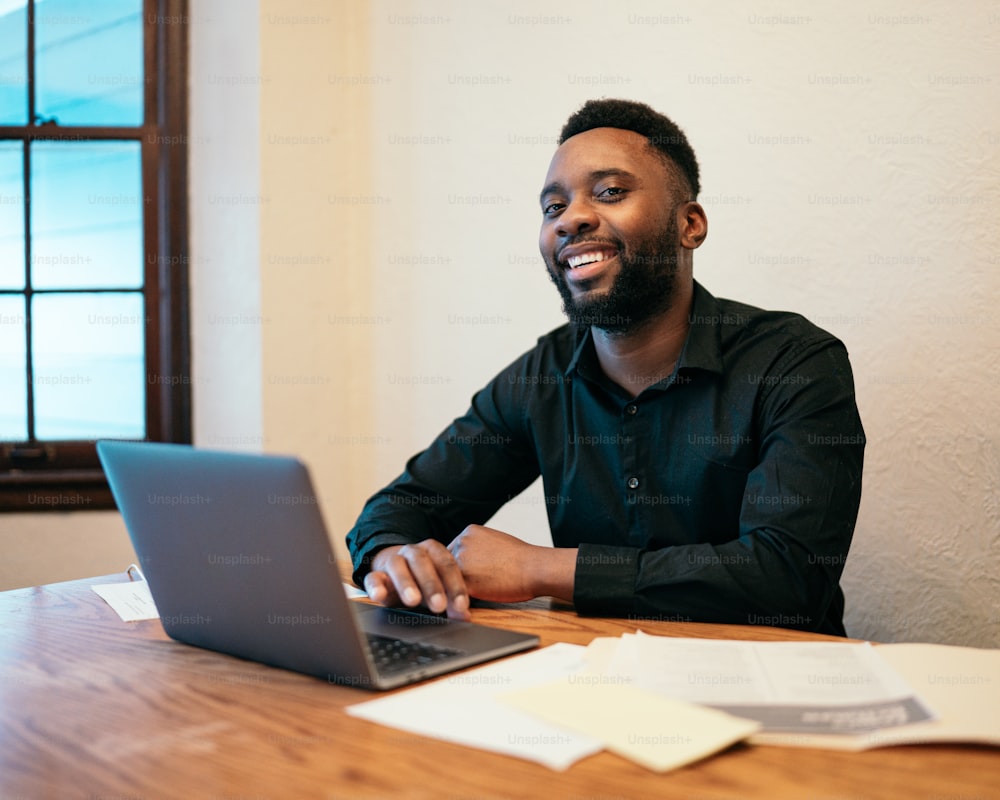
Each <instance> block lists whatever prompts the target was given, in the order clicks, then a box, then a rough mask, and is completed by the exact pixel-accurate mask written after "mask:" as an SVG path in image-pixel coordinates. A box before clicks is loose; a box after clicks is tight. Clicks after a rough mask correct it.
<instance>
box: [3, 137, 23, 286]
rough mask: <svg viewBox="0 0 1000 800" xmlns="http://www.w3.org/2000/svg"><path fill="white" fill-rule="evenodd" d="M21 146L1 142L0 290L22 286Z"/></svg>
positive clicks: (19, 144) (15, 143)
mask: <svg viewBox="0 0 1000 800" xmlns="http://www.w3.org/2000/svg"><path fill="white" fill-rule="evenodd" d="M23 153H24V149H23V146H22V145H21V143H20V142H0V289H23V288H24V156H23Z"/></svg>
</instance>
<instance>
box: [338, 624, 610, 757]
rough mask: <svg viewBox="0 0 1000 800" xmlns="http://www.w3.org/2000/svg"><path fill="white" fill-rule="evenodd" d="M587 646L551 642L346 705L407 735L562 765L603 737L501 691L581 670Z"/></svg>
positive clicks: (353, 712) (592, 748) (591, 749)
mask: <svg viewBox="0 0 1000 800" xmlns="http://www.w3.org/2000/svg"><path fill="white" fill-rule="evenodd" d="M584 649H585V648H583V647H581V646H580V645H573V644H565V643H560V644H554V645H551V646H550V647H545V648H543V649H541V650H534V651H532V652H530V653H525V654H523V655H518V656H511V657H510V658H506V659H503V660H501V661H498V662H495V663H492V664H489V665H487V666H485V667H480V668H478V669H474V670H468V671H465V672H460V673H456V674H454V675H449V676H445V677H443V678H439V679H437V680H436V681H433V682H432V683H427V684H423V685H421V686H417V687H414V688H412V689H406V690H404V691H401V692H397V693H395V694H392V695H389V696H388V697H384V698H380V699H377V700H369V701H367V702H365V703H360V704H358V705H353V706H348V707H347V709H346V710H347V713H348V714H350V715H352V716H355V717H361V718H362V719H367V720H370V721H372V722H378V723H380V724H382V725H388V726H390V727H393V728H399V729H402V730H406V731H410V732H411V733H417V734H421V735H423V736H431V737H434V738H437V739H443V740H445V741H448V742H454V743H456V744H461V745H466V746H469V747H476V748H479V749H481V750H489V751H492V752H495V753H503V754H505V755H511V756H516V757H518V758H525V759H528V760H529V761H535V762H537V763H539V764H543V765H545V766H547V767H550V768H551V769H555V770H564V769H567V768H568V767H569V766H570V765H572V764H573V763H575V762H576V761H579V760H580V759H581V758H585V757H586V756H589V755H592V754H594V753H597V752H599V751H600V750H601V749H602V744H601V742H599V741H597V740H596V739H593V738H591V737H588V736H584V735H582V734H579V733H574V732H572V731H569V730H567V729H565V728H560V727H558V726H555V725H551V724H549V723H547V722H543V721H542V720H539V719H537V718H536V717H533V716H532V715H530V714H526V713H525V712H523V711H519V710H517V709H515V708H512V707H510V706H508V705H506V704H504V703H503V702H501V701H500V700H499V699H498V697H499V695H501V694H504V693H507V692H511V691H514V690H516V689H526V688H529V687H533V686H539V685H541V684H545V683H550V682H552V681H556V680H559V679H563V678H567V677H568V676H570V675H573V674H577V673H580V672H582V671H583V669H584V666H585V665H584V661H583V653H584Z"/></svg>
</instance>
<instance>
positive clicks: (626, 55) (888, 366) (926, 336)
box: [363, 0, 1000, 645]
mask: <svg viewBox="0 0 1000 800" xmlns="http://www.w3.org/2000/svg"><path fill="white" fill-rule="evenodd" d="M803 9H808V10H803ZM370 19H371V37H372V58H371V65H370V67H369V71H368V73H367V75H368V77H369V79H370V80H371V87H370V97H371V103H372V123H371V126H372V137H371V140H372V147H373V153H372V163H373V181H372V184H371V186H370V188H369V189H368V190H367V191H369V192H370V193H371V194H372V195H377V196H384V197H387V198H390V199H391V205H388V206H387V209H388V210H387V212H386V213H381V212H380V214H379V221H380V224H379V225H378V228H377V233H378V235H377V236H376V237H375V239H374V241H373V247H374V252H373V259H372V262H371V263H370V264H368V265H365V266H364V267H363V268H365V269H370V270H371V271H372V272H373V279H374V281H375V284H376V285H377V286H378V287H379V288H378V290H377V291H375V292H374V293H373V296H372V306H371V311H370V313H371V314H372V315H373V316H379V317H384V318H385V319H386V320H390V321H389V322H387V323H386V324H384V325H380V326H377V327H375V328H374V329H373V335H374V342H375V352H374V375H373V378H374V384H373V390H374V394H373V401H374V403H375V405H374V409H373V410H374V414H375V422H374V424H373V425H372V426H371V429H372V430H376V431H378V432H379V433H381V434H383V435H384V436H385V437H386V438H387V439H388V440H389V442H390V444H389V445H388V446H386V447H384V448H382V449H380V450H379V451H378V453H377V458H376V460H375V464H374V482H375V483H376V484H378V483H380V482H382V481H384V480H386V479H388V478H390V477H391V476H392V475H394V474H395V473H396V472H397V471H398V469H399V467H400V466H401V464H402V461H403V459H404V458H405V457H406V456H407V455H409V454H410V452H411V451H412V450H414V449H415V448H417V447H420V446H422V445H423V444H424V443H425V442H426V441H427V439H428V438H429V437H430V436H431V435H433V434H434V433H435V432H436V431H437V430H439V429H440V427H441V426H442V425H443V424H444V423H445V422H446V421H447V420H448V418H449V416H450V415H452V414H454V413H458V412H460V411H462V410H463V409H464V406H465V404H466V402H467V400H468V396H469V395H470V394H471V392H472V391H473V390H474V389H475V388H476V387H477V386H479V385H480V384H481V383H482V382H483V381H485V380H486V379H487V378H488V377H490V376H491V375H492V374H493V372H494V371H495V370H496V369H497V368H498V367H499V366H500V365H502V364H503V363H504V362H505V361H506V360H507V359H508V358H510V357H512V356H514V355H515V354H516V353H518V352H520V351H521V350H522V349H524V348H525V347H527V346H529V345H530V344H531V342H532V340H533V338H534V337H535V336H536V335H537V334H538V333H540V332H542V331H544V330H546V329H547V328H549V327H551V326H553V325H555V324H557V323H558V322H559V321H560V319H561V318H560V314H559V311H558V305H559V304H558V301H557V298H556V294H555V292H554V290H553V289H552V287H551V286H550V285H549V283H548V280H547V279H546V278H545V276H544V274H543V270H542V267H541V265H540V262H539V261H538V259H537V251H536V249H535V239H536V231H537V225H538V211H537V208H536V202H535V199H534V198H535V197H536V195H537V191H538V189H539V187H540V183H541V178H542V176H543V174H544V171H545V168H546V166H547V163H548V159H549V157H550V155H551V152H552V150H553V147H554V145H553V138H554V137H555V136H556V135H557V133H558V130H559V127H560V126H561V124H562V122H563V121H564V119H565V118H566V116H567V115H568V114H569V113H570V112H571V111H573V110H574V109H575V108H576V107H577V106H578V105H579V104H580V103H581V102H582V101H583V100H585V99H587V98H589V97H593V96H623V97H630V98H636V99H640V100H643V101H646V102H648V103H650V104H652V105H653V106H654V107H656V108H658V109H660V110H662V111H664V112H666V113H668V114H670V115H671V116H673V117H674V118H675V120H676V121H677V122H678V123H679V124H680V125H681V126H682V127H683V128H684V129H685V130H686V132H687V133H688V135H689V137H690V139H691V141H692V143H693V144H694V147H695V148H696V150H697V152H698V155H699V158H700V161H701V164H702V168H703V176H704V179H703V187H704V188H703V195H702V200H703V203H704V205H705V206H706V208H707V210H708V215H709V219H710V234H709V238H708V242H707V244H706V245H705V246H704V247H703V248H702V249H701V250H700V251H699V252H698V253H697V255H696V259H695V271H696V275H697V277H698V278H699V279H700V280H701V281H703V282H704V283H705V284H706V285H707V286H708V287H709V288H710V289H711V290H712V291H714V292H715V293H717V294H720V295H725V296H730V297H735V298H739V299H743V300H746V301H749V302H752V303H755V304H758V305H762V306H765V307H772V308H787V309H794V310H799V311H802V312H803V313H805V314H807V315H809V316H810V317H811V318H813V319H814V320H815V321H817V322H818V323H820V324H822V325H824V326H825V327H827V328H828V329H829V330H831V331H833V332H834V333H836V334H837V335H838V336H840V337H841V338H843V339H844V341H845V342H846V343H847V346H848V348H849V350H850V353H851V357H852V362H853V365H854V368H855V372H856V382H857V390H858V400H859V404H860V407H861V412H862V416H863V419H864V422H865V426H866V430H867V433H868V437H869V446H868V450H867V468H866V472H865V489H864V499H863V504H862V509H861V514H860V518H859V523H858V527H857V532H856V538H855V545H854V548H853V551H852V555H851V557H850V560H849V562H848V565H847V569H846V574H845V578H844V585H845V589H846V591H847V596H848V610H847V625H848V630H849V631H850V633H851V634H853V635H855V636H862V637H872V638H876V639H885V640H898V639H924V640H932V641H946V642H964V643H970V644H993V645H998V644H1000V582H998V581H1000V579H998V577H997V576H998V575H1000V546H998V545H1000V449H998V440H1000V435H998V423H1000V399H998V398H1000V392H998V385H1000V377H998V375H1000V370H998V359H1000V355H998V354H1000V347H998V345H1000V312H998V310H997V308H996V303H997V300H998V298H1000V278H998V277H997V275H998V270H997V265H998V264H997V255H996V254H997V252H998V248H997V245H998V240H1000V236H998V229H997V225H996V218H997V216H998V212H1000V182H998V178H1000V156H998V151H1000V147H998V145H1000V107H998V104H997V103H996V86H997V82H998V81H1000V70H998V66H1000V9H998V8H997V7H996V5H995V4H993V3H987V2H979V3H966V4H963V5H962V6H961V10H960V11H957V10H955V8H954V7H952V6H949V5H948V4H946V3H942V2H916V3H914V2H906V3H904V2H880V3H875V4H860V3H854V4H847V7H846V8H845V4H844V3H839V2H838V3H834V2H822V3H810V4H796V3H791V2H770V3H764V4H760V5H758V6H752V5H748V4H745V3H742V2H735V1H734V2H723V3H713V4H703V5H701V6H698V7H695V6H691V5H690V4H679V3H674V4H667V3H662V2H653V1H652V0H649V1H648V2H631V3H628V4H612V3H605V2H590V3H578V4H575V5H573V6H566V5H565V4H556V3H544V2H543V3H539V2H530V3H529V2H518V3H514V4H511V3H510V2H486V3H477V4H470V3H463V2H423V3H420V4H419V6H409V7H407V9H406V10H405V11H404V10H402V9H401V7H400V5H399V4H398V3H395V2H391V0H379V1H376V2H372V3H371V14H370ZM400 255H404V256H412V258H411V259H410V261H411V262H420V261H421V260H422V261H423V262H425V263H407V262H405V261H404V262H402V263H401V262H400V259H399V258H398V256H400ZM393 376H414V378H416V379H421V378H422V379H425V380H427V381H428V384H427V385H412V386H405V385H404V386H401V385H399V384H398V382H397V384H395V385H390V384H391V382H392V379H393ZM498 524H499V523H498ZM504 524H505V525H506V526H507V527H508V528H509V529H511V530H512V531H514V532H517V533H520V534H522V535H524V536H526V537H527V538H543V537H544V535H545V531H544V517H543V515H542V514H541V505H540V504H539V503H537V502H535V503H534V504H532V503H531V502H525V503H523V504H522V508H520V509H519V510H518V512H517V513H516V514H514V515H512V516H510V518H509V519H507V518H505V520H504Z"/></svg>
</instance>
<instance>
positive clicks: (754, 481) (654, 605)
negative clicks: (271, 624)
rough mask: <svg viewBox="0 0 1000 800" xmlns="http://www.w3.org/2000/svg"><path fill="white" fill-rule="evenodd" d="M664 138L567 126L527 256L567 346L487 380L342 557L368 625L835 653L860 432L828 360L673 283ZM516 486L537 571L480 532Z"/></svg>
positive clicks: (619, 116) (669, 160)
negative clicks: (519, 620)
mask: <svg viewBox="0 0 1000 800" xmlns="http://www.w3.org/2000/svg"><path fill="white" fill-rule="evenodd" d="M699 190H700V184H699V175H698V164H697V160H696V158H695V155H694V152H693V150H692V149H691V147H690V145H689V144H688V142H687V139H686V137H685V136H684V134H683V132H682V131H681V130H680V129H679V128H678V127H677V126H676V125H675V124H674V123H673V122H671V121H670V120H669V119H668V118H666V117H664V116H663V115H661V114H658V113H657V112H655V111H653V110H652V109H651V108H649V107H648V106H646V105H644V104H641V103H635V102H632V101H624V100H596V101H590V102H588V103H586V104H585V105H584V106H583V107H582V108H581V109H580V110H579V111H577V112H576V113H575V114H574V115H573V116H572V117H570V119H569V120H568V122H567V123H566V125H565V126H564V128H563V131H562V135H561V137H560V145H559V148H558V149H557V150H556V153H555V155H554V156H553V158H552V162H551V165H550V167H549V171H548V174H547V175H546V177H545V182H544V188H543V189H542V192H541V196H540V202H541V212H542V226H541V234H540V236H539V247H540V250H541V254H542V257H543V258H544V260H545V263H546V265H547V267H548V271H549V275H550V277H551V278H552V280H553V281H554V282H555V284H556V287H557V288H558V290H559V293H560V295H561V296H562V299H563V306H564V309H565V312H566V314H567V316H568V317H569V323H568V324H567V325H564V326H562V327H561V328H558V329H556V330H555V331H552V332H551V333H549V334H546V335H545V336H543V337H541V338H540V339H539V340H538V344H537V345H536V346H535V347H534V348H533V349H532V350H530V351H528V352H527V353H525V354H524V355H523V356H521V357H520V358H518V359H517V360H516V361H514V362H513V363H512V364H510V365H509V366H508V367H506V368H505V369H503V370H502V371H501V372H500V373H499V374H498V375H497V376H496V377H495V378H494V379H493V380H492V381H491V382H490V383H489V384H488V385H487V386H486V387H484V388H483V389H482V390H481V391H479V392H477V393H476V395H475V396H474V397H473V399H472V405H471V407H470V408H469V410H468V411H467V412H466V414H465V415H464V416H462V417H460V418H458V419H456V420H455V421H454V422H453V423H452V424H451V425H450V426H449V427H448V428H447V429H446V430H445V431H444V432H443V433H442V434H441V435H440V436H439V437H438V438H437V439H436V440H435V441H434V442H433V443H432V444H431V445H430V447H428V448H427V449H426V450H424V451H423V452H421V453H419V454H417V455H416V456H414V457H413V458H412V459H410V461H409V462H408V463H407V465H406V469H405V471H404V472H403V474H402V475H401V476H400V477H399V478H398V479H396V480H395V481H394V482H393V483H392V484H390V485H389V486H388V487H386V488H385V489H383V490H382V491H381V492H379V493H377V494H376V495H374V496H373V497H372V498H371V499H370V500H369V501H368V503H367V504H366V506H365V508H364V510H363V511H362V513H361V515H360V517H359V519H358V521H357V523H356V525H355V527H354V528H353V529H352V530H351V532H350V533H349V534H348V537H347V539H348V545H349V547H350V549H351V554H352V557H353V559H354V566H355V580H357V581H358V582H359V583H363V585H364V586H365V588H366V589H367V591H368V593H369V595H370V596H371V597H372V598H373V599H374V600H375V601H376V602H379V603H383V604H387V605H399V604H402V605H407V606H416V605H425V606H426V607H427V608H429V609H430V610H431V611H434V612H447V614H448V615H449V616H451V617H457V618H468V617H469V613H470V612H469V608H470V603H469V601H470V598H479V599H483V600H493V601H501V602H504V601H510V602H512V601H520V600H525V599H529V598H532V597H536V596H553V597H557V598H561V599H564V600H567V601H571V602H573V603H574V604H575V606H576V609H577V611H578V612H579V613H581V614H593V615H606V616H630V617H634V618H661V619H663V618H669V619H680V620H693V621H705V622H728V623H736V624H765V625H778V626H783V627H793V628H802V629H806V630H816V631H821V632H825V633H835V634H843V633H844V627H843V610H844V597H843V593H842V591H841V589H840V584H839V581H840V575H841V572H842V571H843V567H844V562H845V560H846V557H847V553H848V548H849V546H850V542H851V537H852V535H853V531H854V524H855V519H856V517H857V511H858V504H859V501H860V496H861V472H862V462H863V452H864V443H865V439H864V432H863V430H862V426H861V422H860V419H859V417H858V411H857V406H856V403H855V398H854V386H853V379H852V374H851V368H850V364H849V361H848V357H847V352H846V350H845V349H844V346H843V344H842V343H841V342H840V341H838V340H837V339H836V338H835V337H833V336H832V335H830V334H829V333H826V332H825V331H823V330H821V329H819V328H817V327H816V326H815V325H813V324H811V323H810V322H808V321H807V320H806V319H804V318H803V317H801V316H799V315H796V314H791V313H786V312H772V311H763V310H761V309H759V308H754V307H752V306H748V305H744V304H742V303H737V302H734V301H731V300H723V299H720V298H716V297H714V296H712V295H711V294H710V293H709V292H708V291H706V290H705V289H704V288H703V287H702V286H701V285H700V284H698V283H697V282H696V281H695V280H694V278H693V271H692V264H693V254H694V251H695V250H696V249H697V248H698V247H699V246H700V245H701V243H702V242H703V241H704V240H705V237H706V235H707V232H708V221H707V218H706V215H705V211H704V209H703V208H702V207H701V206H700V205H699V204H698V203H697V202H696V199H697V196H698V192H699ZM539 475H541V477H542V481H543V485H544V494H545V500H546V509H547V512H548V518H549V526H550V529H551V532H552V541H553V544H554V547H539V546H535V545H530V544H527V543H525V542H523V541H522V540H521V539H519V538H517V537H516V536H513V535H510V534H508V533H504V532H501V531H498V530H494V529H492V528H488V527H484V525H483V523H484V522H486V521H487V520H489V518H490V517H491V516H492V515H493V514H494V513H495V512H496V511H497V510H498V509H499V508H500V507H501V506H502V505H503V504H504V503H506V502H507V501H509V500H511V499H512V498H513V497H515V496H516V495H517V494H519V493H520V492H521V491H523V490H524V489H525V488H526V487H527V486H529V485H530V484H531V483H532V482H533V481H534V480H535V479H536V478H537V477H538V476H539Z"/></svg>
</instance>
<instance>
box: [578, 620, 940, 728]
mask: <svg viewBox="0 0 1000 800" xmlns="http://www.w3.org/2000/svg"><path fill="white" fill-rule="evenodd" d="M600 655H601V657H600V659H599V660H600V661H601V662H603V663H604V665H605V666H604V669H605V670H606V672H607V674H609V675H613V676H616V678H617V679H619V680H625V679H630V680H631V681H632V682H633V685H635V686H636V687H638V688H642V689H646V690H649V691H653V692H657V693H659V694H662V695H664V696H666V697H671V698H674V699H677V700H684V701H686V702H689V703H698V704H702V705H707V706H711V707H713V708H717V709H721V710H725V711H728V712H729V713H731V714H735V715H737V716H746V717H750V718H753V719H757V720H760V721H761V722H763V723H764V726H765V730H773V731H792V732H817V733H818V732H823V733H833V734H853V733H859V732H862V731H866V730H879V729H884V728H889V727H895V726H899V725H908V724H912V723H914V722H920V721H923V720H928V719H931V718H933V713H932V712H931V711H930V709H928V708H927V707H926V706H925V705H924V704H923V703H921V702H920V700H919V698H917V696H916V694H915V693H914V691H913V689H912V688H911V687H910V686H909V684H907V682H906V681H905V680H904V679H903V678H902V677H901V676H900V675H899V674H898V673H897V672H895V671H894V670H893V669H892V668H891V667H890V666H889V665H888V664H887V663H885V662H884V661H883V660H882V659H880V658H878V657H877V656H876V655H875V654H874V652H873V649H872V647H871V646H870V645H869V644H867V643H860V644H852V643H849V642H751V641H721V640H711V639H683V638H672V637H665V636H649V635H647V634H644V633H636V634H626V635H624V636H622V637H621V640H620V641H619V644H618V647H617V649H616V650H615V651H614V652H613V653H611V655H610V657H608V654H607V652H606V649H605V650H604V651H602V652H601V654H600ZM595 658H596V654H595ZM592 660H593V659H592Z"/></svg>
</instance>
